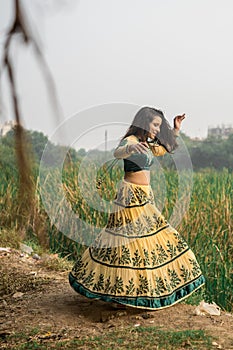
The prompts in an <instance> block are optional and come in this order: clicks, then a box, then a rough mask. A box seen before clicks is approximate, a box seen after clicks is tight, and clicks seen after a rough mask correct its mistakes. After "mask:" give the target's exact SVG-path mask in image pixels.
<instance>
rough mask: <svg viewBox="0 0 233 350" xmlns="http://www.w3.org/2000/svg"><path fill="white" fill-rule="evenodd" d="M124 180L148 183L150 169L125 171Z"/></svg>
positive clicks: (139, 183)
mask: <svg viewBox="0 0 233 350" xmlns="http://www.w3.org/2000/svg"><path fill="white" fill-rule="evenodd" d="M124 180H125V181H127V182H131V183H134V184H136V185H149V184H150V171H149V170H140V171H126V172H125V176H124Z"/></svg>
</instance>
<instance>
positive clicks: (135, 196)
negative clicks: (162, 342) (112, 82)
mask: <svg viewBox="0 0 233 350" xmlns="http://www.w3.org/2000/svg"><path fill="white" fill-rule="evenodd" d="M184 118H185V114H183V115H181V116H177V117H175V118H174V129H173V130H172V129H171V128H170V126H169V124H168V122H167V121H166V119H165V117H164V115H163V113H162V112H161V111H160V110H156V109H154V108H150V107H143V108H141V109H140V110H139V112H138V113H137V114H136V116H135V118H134V120H133V122H132V125H131V126H130V127H129V129H128V131H127V132H126V134H125V136H124V137H123V138H122V140H121V142H120V144H119V146H118V147H117V148H116V149H115V151H114V156H115V157H116V158H119V159H121V158H122V159H123V160H124V171H125V176H124V179H123V180H122V181H121V183H120V186H119V188H118V193H117V196H116V198H115V200H114V210H113V211H112V213H111V214H110V216H109V219H108V223H107V225H106V227H105V228H104V229H103V230H102V231H101V233H100V234H99V235H98V237H97V239H96V241H95V244H94V245H93V246H92V247H90V248H88V249H87V250H86V251H85V253H84V254H83V256H82V257H81V258H80V259H79V260H78V261H77V262H76V264H75V265H74V267H73V269H72V271H71V273H70V276H69V278H70V284H71V286H72V287H73V288H74V289H75V290H76V291H77V292H78V293H80V294H82V295H85V296H87V297H89V298H95V299H100V300H104V301H109V302H114V303H118V304H122V305H128V306H132V307H137V308H143V309H149V310H156V309H161V308H165V307H169V306H172V305H173V304H175V303H177V302H178V301H180V300H182V299H184V298H186V297H188V296H189V295H190V294H191V293H192V292H194V291H195V290H197V289H198V288H199V287H201V286H202V285H203V284H204V277H203V276H202V273H201V270H200V267H199V265H198V263H197V261H196V258H195V256H194V254H193V252H192V251H191V250H190V249H189V247H188V245H187V243H186V242H185V241H184V240H183V238H182V237H181V236H180V235H179V233H178V232H177V231H176V230H175V229H174V228H173V227H171V226H170V225H169V223H168V222H167V221H166V220H165V219H164V217H163V216H162V215H161V213H160V212H159V210H158V209H157V208H156V206H155V203H154V197H153V193H152V189H151V187H150V170H149V168H150V166H151V164H152V163H153V157H154V156H162V155H164V154H165V153H166V152H169V153H171V152H172V151H173V150H174V149H175V148H176V147H177V143H176V136H177V135H178V132H179V130H180V126H181V122H182V120H183V119H184Z"/></svg>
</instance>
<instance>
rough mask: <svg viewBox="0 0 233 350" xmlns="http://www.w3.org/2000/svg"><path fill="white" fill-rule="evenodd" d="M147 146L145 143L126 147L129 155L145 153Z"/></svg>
mask: <svg viewBox="0 0 233 350" xmlns="http://www.w3.org/2000/svg"><path fill="white" fill-rule="evenodd" d="M148 148H149V146H148V145H147V143H146V142H139V143H134V144H132V145H129V146H128V152H129V153H147V151H148Z"/></svg>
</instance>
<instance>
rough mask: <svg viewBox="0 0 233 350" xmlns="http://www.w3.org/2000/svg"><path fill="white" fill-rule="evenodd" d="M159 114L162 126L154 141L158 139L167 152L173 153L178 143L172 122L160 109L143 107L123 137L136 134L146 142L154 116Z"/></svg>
mask: <svg viewBox="0 0 233 350" xmlns="http://www.w3.org/2000/svg"><path fill="white" fill-rule="evenodd" d="M157 116H158V117H160V118H161V119H162V124H161V127H160V132H159V134H157V135H156V138H155V140H154V141H156V142H157V143H158V144H159V145H162V146H163V147H164V148H165V149H166V151H167V152H169V153H171V152H172V151H174V150H175V149H176V148H177V146H178V144H177V142H176V138H175V136H174V133H173V131H172V128H171V126H170V124H169V123H168V121H167V120H166V118H165V116H164V114H163V112H162V111H161V110H160V109H155V108H152V107H142V108H141V109H140V110H139V111H138V112H137V114H136V115H135V117H134V119H133V121H132V124H131V125H130V127H129V128H128V130H127V132H126V134H125V135H124V136H123V137H122V139H124V138H125V137H127V136H130V135H135V136H137V137H138V138H139V139H140V141H142V142H145V141H146V140H147V138H148V135H149V129H150V126H149V125H150V123H151V122H152V120H153V119H154V117H157Z"/></svg>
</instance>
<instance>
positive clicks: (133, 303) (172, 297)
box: [69, 272, 205, 310]
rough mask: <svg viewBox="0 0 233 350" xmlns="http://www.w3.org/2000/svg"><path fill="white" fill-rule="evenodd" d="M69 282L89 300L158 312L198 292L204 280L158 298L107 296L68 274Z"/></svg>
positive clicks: (198, 280)
mask: <svg viewBox="0 0 233 350" xmlns="http://www.w3.org/2000/svg"><path fill="white" fill-rule="evenodd" d="M69 282H70V285H71V286H72V288H73V289H74V290H75V291H76V292H77V293H79V294H81V295H83V296H85V297H87V298H90V299H98V300H102V301H106V302H111V303H118V304H122V305H125V306H129V307H135V308H141V309H147V310H159V309H164V308H167V307H170V306H173V305H174V304H176V303H178V302H180V301H182V300H184V299H185V298H187V297H189V296H190V295H191V294H192V293H193V292H195V291H196V290H198V289H199V288H200V287H202V286H203V285H204V284H205V279H204V276H203V275H200V276H199V277H197V278H196V279H195V280H193V281H191V282H189V283H187V284H185V285H183V286H181V287H179V288H177V289H176V290H174V291H173V292H172V293H171V294H167V295H166V296H160V297H154V296H153V297H150V296H137V297H135V296H134V297H130V296H114V295H109V294H101V293H98V292H93V291H91V290H89V289H88V288H86V287H84V286H83V285H82V284H81V283H79V282H78V281H77V280H76V279H75V277H74V276H73V275H72V273H71V272H70V274H69Z"/></svg>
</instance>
